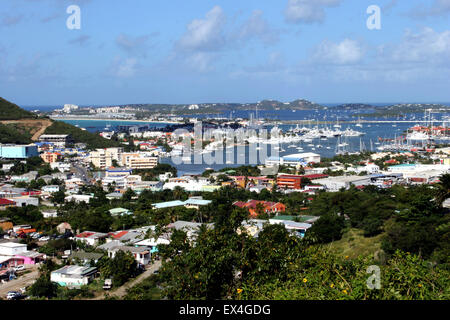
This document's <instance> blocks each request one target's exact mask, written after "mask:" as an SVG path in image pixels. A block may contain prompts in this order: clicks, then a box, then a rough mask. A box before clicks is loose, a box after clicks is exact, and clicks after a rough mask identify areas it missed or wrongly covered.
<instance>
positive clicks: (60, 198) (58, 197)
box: [50, 190, 66, 204]
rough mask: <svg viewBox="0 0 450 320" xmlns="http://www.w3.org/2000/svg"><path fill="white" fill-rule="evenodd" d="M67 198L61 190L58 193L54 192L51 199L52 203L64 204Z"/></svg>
mask: <svg viewBox="0 0 450 320" xmlns="http://www.w3.org/2000/svg"><path fill="white" fill-rule="evenodd" d="M65 198H66V194H65V192H64V191H63V190H59V191H58V192H54V193H53V194H52V196H51V197H50V201H51V202H53V203H57V204H63V203H64V201H65Z"/></svg>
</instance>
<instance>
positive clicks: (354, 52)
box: [313, 39, 364, 64]
mask: <svg viewBox="0 0 450 320" xmlns="http://www.w3.org/2000/svg"><path fill="white" fill-rule="evenodd" d="M363 56H364V52H363V48H362V46H361V45H360V43H359V42H357V41H355V40H351V39H344V40H342V41H341V42H339V43H334V42H331V41H328V40H324V41H322V43H320V44H319V46H318V47H317V48H316V50H315V53H314V55H313V59H314V61H316V62H318V63H326V64H352V63H357V62H359V61H360V60H361V59H362V58H363Z"/></svg>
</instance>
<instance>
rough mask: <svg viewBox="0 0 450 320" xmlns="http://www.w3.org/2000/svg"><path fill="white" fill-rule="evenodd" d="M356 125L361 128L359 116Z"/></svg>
mask: <svg viewBox="0 0 450 320" xmlns="http://www.w3.org/2000/svg"><path fill="white" fill-rule="evenodd" d="M355 126H356V127H359V128H362V126H363V125H362V123H361V117H358V122H357V123H356V125H355Z"/></svg>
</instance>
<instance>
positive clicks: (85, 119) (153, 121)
mask: <svg viewBox="0 0 450 320" xmlns="http://www.w3.org/2000/svg"><path fill="white" fill-rule="evenodd" d="M50 119H52V120H55V121H58V120H62V121H63V120H73V121H116V122H143V123H170V124H181V123H183V122H179V121H170V120H168V121H160V120H151V121H150V120H130V119H107V118H88V119H87V118H72V117H50Z"/></svg>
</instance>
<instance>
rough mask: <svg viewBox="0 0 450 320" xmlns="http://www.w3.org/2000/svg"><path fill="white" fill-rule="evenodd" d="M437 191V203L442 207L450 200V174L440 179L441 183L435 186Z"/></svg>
mask: <svg viewBox="0 0 450 320" xmlns="http://www.w3.org/2000/svg"><path fill="white" fill-rule="evenodd" d="M435 186H436V188H437V190H436V201H437V202H438V203H439V205H440V206H442V204H443V203H444V201H445V200H447V199H448V198H450V174H444V175H442V176H441V177H440V178H439V182H438V183H436V184H435Z"/></svg>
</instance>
